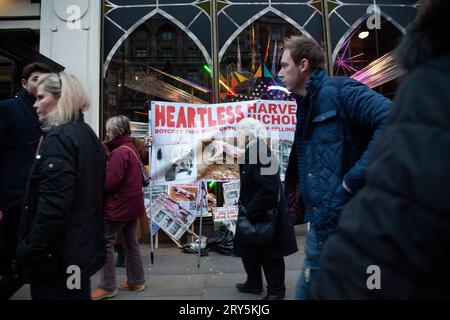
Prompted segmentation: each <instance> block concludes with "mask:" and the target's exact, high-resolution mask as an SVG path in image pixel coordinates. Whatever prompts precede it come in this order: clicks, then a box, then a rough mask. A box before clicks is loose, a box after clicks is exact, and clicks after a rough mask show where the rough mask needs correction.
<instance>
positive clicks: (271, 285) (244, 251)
mask: <svg viewBox="0 0 450 320" xmlns="http://www.w3.org/2000/svg"><path fill="white" fill-rule="evenodd" d="M244 123H247V125H245V124H244ZM258 125H259V126H260V127H262V124H260V123H259V122H258V121H257V120H255V119H253V118H247V119H244V120H242V121H241V122H240V123H239V125H238V130H240V131H244V132H245V130H242V129H241V128H243V127H244V126H247V128H252V129H251V130H254V129H255V128H256V127H258ZM255 136H258V134H254V135H253V137H254V138H255V140H253V141H251V142H250V143H248V145H247V147H246V148H245V153H244V154H243V155H242V156H241V157H240V158H239V163H240V164H239V172H240V182H241V184H240V194H239V206H240V210H239V216H240V215H245V216H246V217H247V218H248V220H249V221H250V222H252V223H258V221H261V220H263V219H264V218H265V216H266V215H267V211H268V210H270V209H272V208H274V207H275V206H276V205H277V203H278V207H277V208H278V213H277V217H276V220H275V222H274V224H275V231H274V238H273V242H272V244H271V245H255V244H252V243H247V242H245V241H243V240H242V239H241V237H240V232H239V219H238V224H237V226H236V237H235V240H234V249H233V250H234V254H235V255H236V256H238V257H242V262H243V264H244V268H245V271H246V272H247V281H246V282H245V283H243V284H238V285H237V287H238V290H239V291H241V292H249V293H260V292H262V285H263V283H262V271H261V267H262V269H263V270H264V274H265V277H266V280H267V295H266V297H265V299H266V300H279V299H284V297H285V292H286V288H285V285H284V275H285V265H284V258H283V257H285V256H288V255H290V254H292V253H294V252H296V251H297V250H298V248H297V242H296V238H295V233H294V227H293V225H292V223H291V221H290V219H289V215H288V213H287V208H286V202H285V199H284V195H283V188H282V184H281V180H280V171H279V164H278V161H277V160H276V158H275V157H273V156H272V154H271V151H270V149H269V147H268V146H267V145H266V143H265V142H264V141H263V139H260V137H258V138H256V137H255ZM258 139H259V140H258ZM256 154H257V155H258V156H257V160H256V161H254V162H252V159H255V158H254V157H253V156H254V155H256ZM261 155H262V156H261ZM263 157H265V158H266V159H264V158H263ZM265 160H270V161H265Z"/></svg>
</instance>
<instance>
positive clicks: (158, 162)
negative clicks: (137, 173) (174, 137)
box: [154, 144, 197, 184]
mask: <svg viewBox="0 0 450 320" xmlns="http://www.w3.org/2000/svg"><path fill="white" fill-rule="evenodd" d="M154 157H155V173H156V183H162V184H164V183H165V184H167V183H171V182H173V181H186V182H195V181H196V180H197V168H196V166H195V165H194V148H193V145H192V144H172V145H159V146H155V156H154Z"/></svg>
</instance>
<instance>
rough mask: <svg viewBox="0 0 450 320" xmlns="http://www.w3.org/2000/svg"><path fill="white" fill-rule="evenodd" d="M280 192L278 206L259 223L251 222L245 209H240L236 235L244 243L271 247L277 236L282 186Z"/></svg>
mask: <svg viewBox="0 0 450 320" xmlns="http://www.w3.org/2000/svg"><path fill="white" fill-rule="evenodd" d="M279 188H280V189H279V190H278V200H277V204H276V206H275V207H274V208H273V209H270V210H267V212H266V214H265V215H264V218H263V219H262V220H260V221H257V222H251V221H250V220H248V218H247V217H246V216H245V208H244V207H242V206H241V207H239V211H240V214H239V217H238V220H237V229H236V233H237V236H238V237H239V240H240V241H242V242H243V243H246V244H250V245H258V246H270V245H272V244H273V240H274V236H275V225H276V221H277V216H278V204H279V202H280V194H281V186H280V187H279Z"/></svg>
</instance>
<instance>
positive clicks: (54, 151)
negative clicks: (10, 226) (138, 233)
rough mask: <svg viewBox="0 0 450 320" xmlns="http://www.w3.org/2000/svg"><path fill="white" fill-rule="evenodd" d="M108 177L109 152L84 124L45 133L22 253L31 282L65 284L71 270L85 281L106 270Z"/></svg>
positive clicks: (34, 170) (19, 256) (19, 253)
mask: <svg viewBox="0 0 450 320" xmlns="http://www.w3.org/2000/svg"><path fill="white" fill-rule="evenodd" d="M105 172H106V153H105V150H104V147H103V145H102V144H101V142H100V141H99V139H98V138H97V136H96V134H95V133H94V131H93V130H92V129H91V128H90V127H89V126H88V125H87V124H86V123H85V122H84V121H83V120H82V119H80V120H78V121H74V122H71V123H67V124H63V125H60V126H57V127H54V128H52V129H51V130H50V131H49V132H48V133H47V134H46V136H45V139H44V142H43V144H42V147H41V149H40V151H39V155H38V156H36V161H35V162H34V164H33V167H32V171H31V177H30V180H29V185H28V187H27V192H26V195H25V203H24V209H23V210H24V211H23V214H22V221H21V229H20V237H19V240H20V242H19V245H18V248H17V259H18V261H19V263H20V264H21V266H22V267H23V276H24V278H25V280H26V281H29V282H31V283H33V282H44V283H53V282H57V281H64V278H65V277H66V276H67V275H68V274H67V273H66V272H67V267H68V266H71V265H77V266H78V267H80V269H81V276H82V277H83V278H85V277H89V276H90V275H92V274H94V273H95V272H97V271H98V270H99V269H100V268H101V267H102V266H103V265H104V262H105V257H106V251H105V235H104V228H103V186H104V179H105Z"/></svg>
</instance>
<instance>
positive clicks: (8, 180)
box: [0, 63, 51, 300]
mask: <svg viewBox="0 0 450 320" xmlns="http://www.w3.org/2000/svg"><path fill="white" fill-rule="evenodd" d="M49 72H51V70H50V68H49V67H48V66H47V65H45V64H42V63H33V64H29V65H27V66H26V67H25V68H24V69H23V72H22V90H21V92H20V93H19V95H18V96H17V97H16V98H14V99H11V100H5V101H1V102H0V212H2V213H1V214H2V216H3V219H2V220H3V221H0V275H2V278H1V280H0V300H5V299H8V298H9V297H10V296H11V295H13V294H14V292H16V291H17V290H18V289H19V288H20V287H21V286H22V284H21V282H20V281H18V280H17V279H16V278H15V277H13V276H12V273H13V270H12V269H11V262H12V258H13V256H14V253H15V249H16V241H17V239H16V238H17V236H16V233H17V229H18V224H19V219H20V210H21V207H22V200H23V195H24V193H25V186H26V183H27V179H28V175H29V173H30V169H31V164H32V163H33V159H34V153H35V151H36V150H35V146H33V143H36V142H37V141H38V140H39V138H40V136H41V135H42V132H41V129H40V124H39V121H38V117H37V115H36V112H35V111H34V109H33V104H34V101H35V100H36V83H37V80H38V78H39V76H40V75H41V74H43V73H49Z"/></svg>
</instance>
